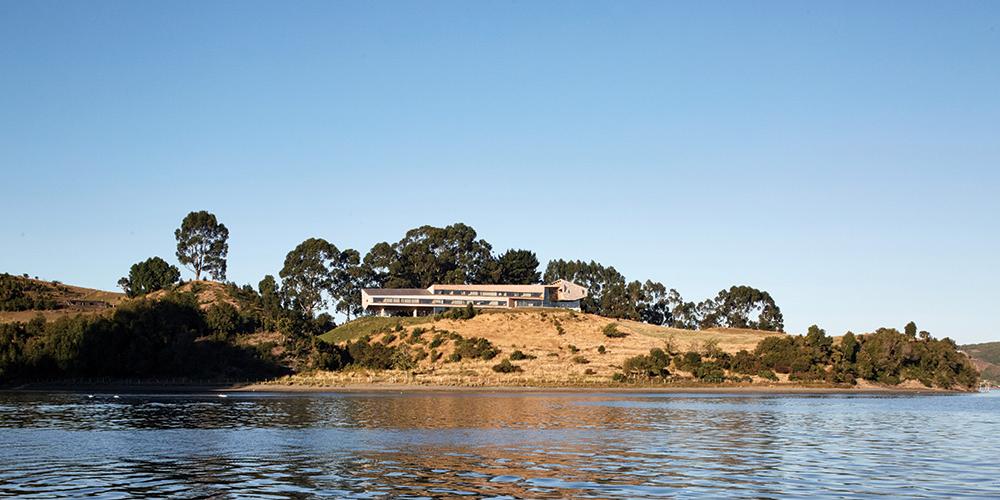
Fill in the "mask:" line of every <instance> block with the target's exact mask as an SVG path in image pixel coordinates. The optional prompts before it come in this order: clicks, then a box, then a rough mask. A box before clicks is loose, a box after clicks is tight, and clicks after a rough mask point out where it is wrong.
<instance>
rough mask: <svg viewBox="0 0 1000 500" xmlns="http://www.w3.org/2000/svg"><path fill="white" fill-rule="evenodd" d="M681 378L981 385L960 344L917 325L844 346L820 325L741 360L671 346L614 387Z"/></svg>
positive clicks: (846, 338)
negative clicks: (682, 375)
mask: <svg viewBox="0 0 1000 500" xmlns="http://www.w3.org/2000/svg"><path fill="white" fill-rule="evenodd" d="M677 372H687V373H689V374H691V376H692V377H694V378H696V379H698V380H700V381H703V382H709V383H721V382H750V381H752V380H753V378H754V377H757V378H762V379H765V380H778V376H777V375H776V373H780V374H787V375H788V380H790V381H798V382H813V383H828V384H846V385H854V384H857V383H858V380H867V381H869V382H877V383H880V384H886V385H896V384H899V383H901V382H903V381H905V380H917V381H919V382H920V383H922V384H923V385H924V386H926V387H941V388H945V389H951V388H956V387H957V388H962V389H973V388H975V387H976V384H977V383H978V380H979V373H978V372H977V371H976V369H975V367H974V366H973V365H972V362H971V361H970V360H969V359H968V357H966V356H965V355H963V354H962V353H961V352H959V350H958V346H957V345H956V344H955V342H954V341H952V340H951V339H949V338H944V339H935V338H934V337H933V336H931V334H930V333H929V332H926V331H920V332H919V333H918V332H917V327H916V324H914V323H913V322H912V321H911V322H910V323H908V324H907V325H906V327H905V328H904V329H903V332H900V331H899V330H896V329H894V328H879V329H878V330H876V331H875V332H873V333H869V334H863V335H855V334H854V333H852V332H847V333H845V334H844V335H843V336H842V337H841V338H840V339H838V340H837V341H835V340H834V339H833V338H832V337H830V336H828V335H827V334H826V331H825V330H823V329H822V328H820V327H818V326H816V325H813V326H811V327H809V330H808V332H807V333H806V334H805V335H794V336H793V335H782V336H774V337H767V338H765V339H763V340H761V341H760V342H759V343H758V344H757V346H756V348H755V349H754V350H753V351H747V350H741V351H739V352H737V353H736V354H734V355H730V354H729V353H726V352H723V351H722V350H720V349H718V347H717V345H716V344H714V343H712V342H708V343H706V344H705V345H703V346H702V347H701V348H700V349H694V350H688V351H686V352H681V351H680V350H678V349H676V346H675V345H673V344H672V343H669V342H668V344H667V346H666V348H665V349H653V350H651V351H650V353H649V354H648V355H641V356H636V357H633V358H629V359H627V360H626V361H625V362H624V363H623V365H622V371H621V372H620V373H618V374H616V376H615V379H616V380H618V381H621V382H628V381H639V380H647V381H648V380H652V379H658V380H662V381H666V380H671V379H674V378H677V375H678V374H677Z"/></svg>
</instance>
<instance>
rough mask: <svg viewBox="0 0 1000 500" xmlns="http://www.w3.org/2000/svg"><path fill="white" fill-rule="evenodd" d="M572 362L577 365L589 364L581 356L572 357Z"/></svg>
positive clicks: (587, 360) (588, 361)
mask: <svg viewBox="0 0 1000 500" xmlns="http://www.w3.org/2000/svg"><path fill="white" fill-rule="evenodd" d="M573 362H574V363H576V364H578V365H585V364H587V363H590V360H589V359H587V358H585V357H583V356H573Z"/></svg>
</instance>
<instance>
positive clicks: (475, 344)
mask: <svg viewBox="0 0 1000 500" xmlns="http://www.w3.org/2000/svg"><path fill="white" fill-rule="evenodd" d="M455 353H457V354H459V355H461V357H463V358H470V359H475V358H479V359H483V360H491V359H493V358H495V357H496V356H497V354H500V350H499V349H497V348H496V346H494V345H493V343H492V342H490V341H489V340H486V339H484V338H482V337H472V338H468V339H466V338H461V337H459V338H458V340H456V341H455Z"/></svg>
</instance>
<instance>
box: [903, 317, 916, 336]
mask: <svg viewBox="0 0 1000 500" xmlns="http://www.w3.org/2000/svg"><path fill="white" fill-rule="evenodd" d="M903 332H904V333H905V334H906V336H907V337H910V338H911V339H915V338H917V324H916V323H914V322H912V321H911V322H909V323H907V324H906V326H905V327H903Z"/></svg>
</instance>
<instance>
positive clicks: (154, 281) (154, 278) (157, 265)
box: [118, 257, 181, 297]
mask: <svg viewBox="0 0 1000 500" xmlns="http://www.w3.org/2000/svg"><path fill="white" fill-rule="evenodd" d="M180 279H181V271H180V269H177V267H176V266H172V265H170V264H168V263H167V261H165V260H163V259H161V258H159V257H150V258H148V259H146V260H144V261H142V262H137V263H135V264H132V267H131V269H129V271H128V277H126V278H122V279H120V280H118V285H119V286H121V287H122V289H123V291H124V292H125V295H127V296H129V297H138V296H141V295H146V294H147V293H150V292H155V291H157V290H162V289H164V288H167V287H169V286H171V285H173V284H174V283H177V281H178V280H180Z"/></svg>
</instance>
